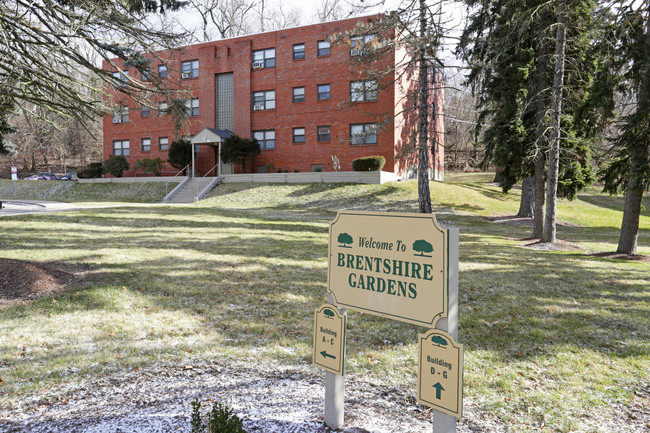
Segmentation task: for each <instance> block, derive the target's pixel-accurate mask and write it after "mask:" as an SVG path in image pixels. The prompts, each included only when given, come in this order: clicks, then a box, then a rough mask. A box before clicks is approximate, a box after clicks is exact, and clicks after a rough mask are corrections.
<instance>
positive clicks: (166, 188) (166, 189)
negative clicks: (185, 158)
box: [165, 164, 190, 197]
mask: <svg viewBox="0 0 650 433" xmlns="http://www.w3.org/2000/svg"><path fill="white" fill-rule="evenodd" d="M189 166H190V164H187V165H186V166H185V167H183V168H181V169H180V170H179V172H178V173H176V174H175V175H174V176H172V180H170V181H169V182H167V183H166V184H165V197H167V194H169V184H170V183H172V182H173V181H174V178H175V177H176V176H178V175H179V174H181V173H182V172H184V171H185V169H186V168H188V167H189Z"/></svg>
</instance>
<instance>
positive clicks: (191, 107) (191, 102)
mask: <svg viewBox="0 0 650 433" xmlns="http://www.w3.org/2000/svg"><path fill="white" fill-rule="evenodd" d="M198 115H199V98H192V99H188V100H187V101H185V117H189V116H198Z"/></svg>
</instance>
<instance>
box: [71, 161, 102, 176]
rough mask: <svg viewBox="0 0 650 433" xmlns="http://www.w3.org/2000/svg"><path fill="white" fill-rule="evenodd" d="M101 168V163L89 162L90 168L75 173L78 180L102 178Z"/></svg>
mask: <svg viewBox="0 0 650 433" xmlns="http://www.w3.org/2000/svg"><path fill="white" fill-rule="evenodd" d="M102 173H103V168H102V163H101V162H91V163H90V166H88V167H86V168H84V169H83V170H81V171H80V172H78V173H77V177H78V178H80V179H91V178H95V177H102Z"/></svg>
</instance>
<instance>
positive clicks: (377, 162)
mask: <svg viewBox="0 0 650 433" xmlns="http://www.w3.org/2000/svg"><path fill="white" fill-rule="evenodd" d="M384 164H386V158H384V157H383V156H364V157H362V158H357V159H355V160H354V161H352V169H353V170H354V171H377V170H381V169H382V168H384Z"/></svg>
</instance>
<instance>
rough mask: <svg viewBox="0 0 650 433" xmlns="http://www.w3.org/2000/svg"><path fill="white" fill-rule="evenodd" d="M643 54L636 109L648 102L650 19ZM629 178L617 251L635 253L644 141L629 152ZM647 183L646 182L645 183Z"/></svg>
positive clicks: (649, 155) (648, 156)
mask: <svg viewBox="0 0 650 433" xmlns="http://www.w3.org/2000/svg"><path fill="white" fill-rule="evenodd" d="M645 26H646V27H645V35H644V36H645V37H644V40H645V47H644V49H645V54H646V61H645V65H644V68H643V76H642V79H641V83H640V86H639V93H638V96H637V97H638V100H637V104H638V106H637V110H641V109H644V108H645V107H648V104H650V60H648V59H650V21H646V25H645ZM631 153H632V155H631V158H630V160H631V161H630V168H629V169H630V178H629V180H628V182H627V186H626V189H625V207H624V208H623V222H622V223H621V234H620V237H619V239H618V248H617V249H616V252H617V253H621V254H629V255H634V254H636V246H637V240H638V237H639V218H640V216H641V202H642V201H643V191H644V190H645V185H644V183H643V180H642V179H637V178H635V173H636V172H637V170H638V167H639V166H641V165H642V164H646V163H647V161H648V160H650V148H649V147H648V144H647V143H646V145H645V147H641V148H639V149H635V150H634V151H633V152H631ZM646 185H647V184H646Z"/></svg>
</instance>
